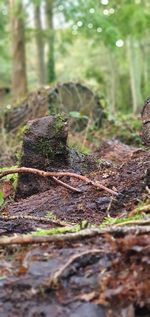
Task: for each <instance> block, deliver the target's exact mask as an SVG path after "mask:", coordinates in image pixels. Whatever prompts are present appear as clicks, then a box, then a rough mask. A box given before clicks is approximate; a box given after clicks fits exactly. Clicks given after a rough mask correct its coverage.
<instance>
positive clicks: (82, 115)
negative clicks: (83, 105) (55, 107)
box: [69, 111, 88, 120]
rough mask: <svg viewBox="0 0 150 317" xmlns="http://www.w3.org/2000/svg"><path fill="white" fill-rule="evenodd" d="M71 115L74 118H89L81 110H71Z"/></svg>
mask: <svg viewBox="0 0 150 317" xmlns="http://www.w3.org/2000/svg"><path fill="white" fill-rule="evenodd" d="M69 115H70V117H72V118H76V119H87V120H88V116H85V115H84V114H82V113H81V112H79V111H70V112H69Z"/></svg>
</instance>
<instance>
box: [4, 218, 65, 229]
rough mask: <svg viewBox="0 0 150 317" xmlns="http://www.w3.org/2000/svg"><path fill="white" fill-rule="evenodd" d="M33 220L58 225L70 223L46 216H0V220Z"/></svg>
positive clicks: (63, 225) (62, 225)
mask: <svg viewBox="0 0 150 317" xmlns="http://www.w3.org/2000/svg"><path fill="white" fill-rule="evenodd" d="M22 219H25V220H33V221H40V222H45V223H49V224H52V225H56V226H60V227H66V226H67V227H69V226H71V224H68V223H66V222H64V221H60V220H52V219H49V218H46V217H35V216H22V215H21V216H20V215H18V216H0V220H2V221H10V220H22Z"/></svg>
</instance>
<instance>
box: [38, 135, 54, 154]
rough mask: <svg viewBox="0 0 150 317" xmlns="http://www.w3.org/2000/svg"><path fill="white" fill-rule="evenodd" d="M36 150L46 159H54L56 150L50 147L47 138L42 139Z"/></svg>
mask: <svg viewBox="0 0 150 317" xmlns="http://www.w3.org/2000/svg"><path fill="white" fill-rule="evenodd" d="M36 150H37V151H38V152H39V153H41V154H42V155H43V156H45V157H47V158H48V157H51V158H53V157H54V149H53V148H52V146H51V145H50V140H49V139H47V138H40V139H39V141H38V142H37V144H36Z"/></svg>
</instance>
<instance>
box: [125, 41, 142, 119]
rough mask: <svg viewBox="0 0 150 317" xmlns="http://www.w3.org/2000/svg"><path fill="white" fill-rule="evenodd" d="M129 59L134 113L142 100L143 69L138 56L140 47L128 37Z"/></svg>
mask: <svg viewBox="0 0 150 317" xmlns="http://www.w3.org/2000/svg"><path fill="white" fill-rule="evenodd" d="M127 48H128V59H129V71H130V86H131V94H132V102H133V113H136V112H137V110H138V108H139V106H140V105H141V102H142V96H141V70H140V66H141V65H140V60H139V58H138V53H139V52H138V48H136V49H135V47H134V40H133V39H132V38H128V41H127Z"/></svg>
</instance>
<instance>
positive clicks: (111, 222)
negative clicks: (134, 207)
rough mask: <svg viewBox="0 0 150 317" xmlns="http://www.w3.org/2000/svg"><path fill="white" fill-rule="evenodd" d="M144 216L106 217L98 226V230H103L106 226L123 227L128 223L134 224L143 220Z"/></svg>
mask: <svg viewBox="0 0 150 317" xmlns="http://www.w3.org/2000/svg"><path fill="white" fill-rule="evenodd" d="M143 219H144V216H143V215H135V216H134V217H128V216H127V217H123V218H113V217H110V216H109V217H106V218H104V220H103V222H102V224H101V225H100V228H105V227H108V226H113V225H119V224H120V225H123V224H130V222H131V223H132V222H134V221H136V220H143Z"/></svg>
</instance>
